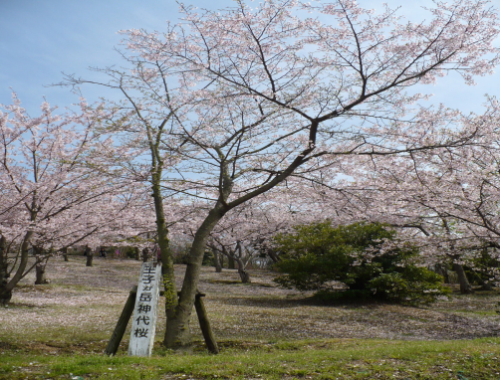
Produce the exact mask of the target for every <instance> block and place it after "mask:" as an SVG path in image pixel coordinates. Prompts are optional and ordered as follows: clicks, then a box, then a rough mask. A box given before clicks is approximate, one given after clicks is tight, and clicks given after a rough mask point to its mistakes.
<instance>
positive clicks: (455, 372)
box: [0, 257, 500, 380]
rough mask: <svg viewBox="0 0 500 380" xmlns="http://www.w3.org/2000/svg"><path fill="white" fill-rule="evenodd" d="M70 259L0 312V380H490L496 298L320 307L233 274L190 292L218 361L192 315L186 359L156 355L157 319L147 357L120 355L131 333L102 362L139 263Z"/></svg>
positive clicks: (264, 277) (498, 355)
mask: <svg viewBox="0 0 500 380" xmlns="http://www.w3.org/2000/svg"><path fill="white" fill-rule="evenodd" d="M71 260H72V261H70V262H69V263H64V262H62V260H59V261H54V263H53V264H52V265H53V266H52V267H51V268H49V271H48V277H49V279H51V280H52V282H51V284H50V285H45V286H33V285H32V282H31V281H33V278H31V279H29V278H28V279H27V280H26V281H25V283H24V284H23V285H22V286H21V287H19V288H18V289H16V291H15V293H14V296H13V300H12V304H11V305H10V306H9V308H0V380H21V379H28V380H31V379H37V380H38V379H45V380H48V379H52V380H56V379H57V380H59V379H64V380H69V379H71V380H82V379H85V380H90V379H115V380H119V379H121V380H134V379H137V380H138V379H141V380H147V379H151V380H153V379H154V380H168V379H192V380H193V379H196V380H200V379H248V380H250V379H254V380H255V379H288V380H290V379H339V380H340V379H458V380H478V379H500V364H499V363H500V338H498V335H499V330H498V328H499V323H498V322H499V320H500V317H498V316H497V315H496V313H495V307H496V305H497V302H498V298H499V297H498V293H496V292H489V293H479V294H475V295H467V296H462V295H458V294H454V295H453V297H452V298H451V299H450V300H448V299H446V300H444V299H443V300H441V301H439V302H437V303H436V304H433V305H430V306H429V307H421V308H413V307H407V306H400V305H394V304H381V303H359V304H347V305H325V304H321V303H315V302H312V301H311V299H309V298H308V297H310V295H308V294H301V293H298V292H296V291H290V290H284V289H280V288H276V287H274V285H273V283H272V277H273V274H272V273H269V272H263V271H255V272H253V273H252V274H253V276H254V277H253V279H254V280H258V281H255V283H254V284H247V285H241V284H239V283H238V275H237V272H236V271H228V270H225V271H224V272H223V273H214V271H213V269H212V268H203V271H202V281H201V283H200V289H202V290H203V292H204V293H206V294H207V297H206V298H205V305H206V307H207V310H208V314H209V317H210V321H211V324H212V327H213V330H214V333H215V335H216V337H217V338H218V342H219V346H220V349H221V352H220V354H219V355H211V354H209V353H208V352H207V351H206V349H205V347H204V343H203V341H202V336H201V332H200V331H199V328H198V326H197V320H196V316H195V314H194V313H193V316H192V319H191V323H190V325H191V329H192V332H193V337H194V340H195V345H194V347H193V353H192V354H190V355H188V354H179V353H174V352H172V351H168V350H166V349H165V348H163V347H162V346H161V338H162V336H163V334H164V331H165V317H164V315H162V313H160V315H159V320H158V322H157V335H156V339H157V342H156V345H155V348H154V350H153V355H152V357H151V358H135V357H129V356H127V354H126V351H127V346H128V337H129V336H130V335H129V334H130V330H129V331H128V332H126V334H125V337H124V341H123V342H122V344H121V346H120V349H119V351H118V355H117V356H115V357H107V356H105V355H104V354H103V351H104V348H105V347H106V344H107V342H108V339H109V337H110V336H111V333H112V331H113V328H114V326H115V324H116V321H117V319H118V316H119V314H120V312H121V309H122V307H123V304H124V302H125V300H126V298H127V296H128V291H129V290H130V287H131V286H132V285H133V284H134V283H136V281H137V273H138V268H139V265H140V263H138V262H135V261H133V260H123V261H114V260H107V261H106V260H96V262H95V267H92V268H86V267H85V266H84V265H83V262H84V258H80V257H75V258H71ZM77 260H79V261H77ZM182 269H183V267H182V266H176V271H177V275H178V281H180V280H181V279H182ZM163 303H164V301H163V300H161V304H160V310H162V309H163ZM389 338H390V339H389Z"/></svg>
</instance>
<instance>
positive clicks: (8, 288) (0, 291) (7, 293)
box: [0, 231, 33, 305]
mask: <svg viewBox="0 0 500 380" xmlns="http://www.w3.org/2000/svg"><path fill="white" fill-rule="evenodd" d="M31 236H33V231H27V232H26V235H24V239H23V243H22V244H21V252H20V255H21V261H20V263H19V267H17V269H16V272H15V273H14V276H12V278H11V279H10V280H7V281H5V280H6V278H4V282H3V283H0V303H1V304H2V305H7V304H8V303H9V302H10V300H11V298H12V289H14V288H15V287H16V285H17V284H18V282H19V281H21V279H22V278H23V275H24V274H25V273H24V271H25V270H26V267H27V266H28V247H29V244H30V240H31Z"/></svg>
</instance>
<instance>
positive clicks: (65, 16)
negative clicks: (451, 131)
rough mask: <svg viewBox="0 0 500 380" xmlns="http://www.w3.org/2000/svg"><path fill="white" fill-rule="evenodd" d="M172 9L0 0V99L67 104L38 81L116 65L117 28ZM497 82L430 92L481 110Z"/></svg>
mask: <svg viewBox="0 0 500 380" xmlns="http://www.w3.org/2000/svg"><path fill="white" fill-rule="evenodd" d="M358 2H359V4H361V5H362V6H366V7H368V8H380V7H381V4H382V3H383V2H387V3H388V4H389V5H390V6H393V7H394V6H401V9H400V13H401V14H403V15H406V16H408V17H410V18H411V19H412V20H418V19H420V18H421V17H425V12H423V11H422V10H421V9H420V5H422V4H431V1H430V0H421V1H417V2H412V3H410V2H409V1H408V0H359V1H358ZM185 3H186V4H193V5H196V6H199V7H203V6H204V7H210V8H212V9H219V8H223V7H226V6H231V5H232V4H234V3H233V1H232V0H211V1H210V2H207V1H203V0H186V1H185ZM415 3H418V5H417V4H415ZM494 5H497V6H500V0H494ZM177 8H178V5H177V3H176V2H175V1H173V0H147V1H141V2H139V1H137V0H0V36H1V38H0V103H3V104H9V103H10V102H11V89H10V88H12V89H13V90H15V91H16V92H17V93H18V95H19V97H20V99H21V101H22V103H23V105H24V106H25V107H26V108H27V109H28V111H29V112H30V113H32V114H33V115H36V114H37V108H38V106H39V104H40V103H41V102H42V101H43V97H44V96H45V97H46V98H47V100H48V101H49V103H51V104H53V105H58V106H59V107H61V108H63V107H65V106H68V105H69V104H71V103H73V102H75V101H76V100H77V98H76V97H75V95H73V94H71V92H70V90H69V89H68V88H60V87H45V86H47V85H50V84H51V83H57V82H60V81H61V79H62V74H61V72H65V73H75V74H77V75H78V76H83V77H89V76H90V75H89V72H88V70H87V68H88V67H89V66H96V67H105V66H110V65H113V64H117V65H119V64H120V58H119V56H118V54H117V53H116V52H115V51H114V50H113V48H114V47H115V46H117V45H118V43H119V42H120V36H119V35H118V34H117V33H116V32H117V31H118V30H122V29H131V28H144V29H147V30H151V31H153V30H158V31H161V30H162V28H163V27H164V25H165V21H166V20H170V21H173V22H175V21H176V20H178V17H179V14H178V12H177ZM427 17H428V16H427ZM499 45H500V43H499ZM499 83H500V75H498V74H495V75H494V76H492V77H486V78H479V79H478V85H477V86H475V87H468V86H465V85H464V84H463V82H462V81H461V80H460V78H458V77H457V76H451V77H448V78H444V79H442V80H440V81H439V82H438V84H437V85H435V86H434V87H433V88H432V89H430V91H432V92H433V93H434V94H435V96H434V97H433V102H434V101H435V102H444V103H446V104H447V105H449V106H452V107H457V108H460V109H462V110H463V111H466V112H469V111H476V112H480V111H481V104H482V103H483V102H484V98H483V95H484V94H486V93H489V94H490V95H496V94H498V93H500V91H499V90H498V87H499V86H498V84H499ZM100 91H102V90H101V89H98V88H93V89H91V88H89V87H86V88H85V89H84V95H85V96H86V97H88V98H89V100H95V99H96V97H97V96H99V95H101V94H102V93H101V92H100Z"/></svg>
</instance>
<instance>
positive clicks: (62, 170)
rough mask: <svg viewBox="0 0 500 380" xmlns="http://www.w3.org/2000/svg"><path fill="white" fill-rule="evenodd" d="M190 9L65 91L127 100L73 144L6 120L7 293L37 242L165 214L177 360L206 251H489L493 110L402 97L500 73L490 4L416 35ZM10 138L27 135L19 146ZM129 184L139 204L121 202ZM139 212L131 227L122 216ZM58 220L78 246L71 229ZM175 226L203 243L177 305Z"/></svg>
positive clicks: (296, 14) (355, 13)
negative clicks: (339, 227)
mask: <svg viewBox="0 0 500 380" xmlns="http://www.w3.org/2000/svg"><path fill="white" fill-rule="evenodd" d="M181 11H182V13H183V15H184V17H183V19H182V21H181V22H179V23H177V24H167V26H166V29H165V31H164V32H162V33H160V32H148V31H145V30H129V31H124V32H123V35H124V38H125V39H124V49H123V51H122V57H123V59H124V62H123V66H124V67H123V68H121V69H120V68H117V67H112V68H104V69H99V70H98V73H97V77H98V78H100V79H92V78H90V79H85V78H79V77H75V76H67V77H66V78H65V81H64V82H63V83H62V85H68V86H78V87H79V86H82V85H87V84H92V85H99V86H106V87H108V88H111V89H114V90H115V91H116V92H117V98H115V100H109V101H106V102H101V103H99V104H98V105H95V106H89V105H87V104H82V113H81V115H76V116H75V115H72V116H71V117H70V119H64V120H68V123H69V124H71V125H74V124H79V125H81V127H79V128H77V129H74V130H73V131H72V132H71V133H72V134H73V135H72V137H71V141H69V140H65V139H67V137H66V134H68V133H70V132H69V129H67V128H65V127H64V125H63V124H61V122H58V121H55V123H56V127H57V128H59V129H60V130H61V132H57V131H59V129H57V128H56V129H54V130H53V131H52V130H50V132H48V134H47V135H46V136H45V137H43V138H41V132H38V130H39V129H40V128H41V126H44V128H45V126H47V127H48V126H52V125H54V121H51V120H49V118H50V117H51V116H50V113H49V110H48V108H47V107H46V106H44V107H45V108H44V109H43V115H44V116H42V117H41V118H40V119H36V120H35V119H29V118H26V117H25V116H23V115H22V112H21V111H20V108H19V111H16V109H17V108H16V107H19V106H18V105H15V106H12V108H9V113H12V114H13V115H14V116H13V117H14V119H15V122H14V124H15V125H16V128H18V129H12V128H11V129H9V127H8V124H9V121H7V120H6V119H5V117H6V116H5V117H4V119H2V133H3V136H4V137H3V141H2V153H0V154H1V158H2V161H3V162H2V165H3V166H2V172H1V176H2V181H3V182H4V183H8V184H9V185H8V186H6V187H5V191H4V189H2V194H1V196H2V197H3V198H5V199H7V201H6V203H5V205H7V206H4V203H2V213H1V216H0V217H1V218H2V219H1V226H2V230H1V233H2V236H5V242H14V241H16V242H18V245H19V246H20V247H21V248H20V252H21V256H20V257H21V266H20V268H23V270H19V269H18V272H16V274H15V275H14V276H13V277H12V278H11V279H10V280H9V281H5V280H3V282H6V285H5V286H4V285H2V286H4V288H2V289H5V291H6V292H8V291H10V290H11V289H12V288H13V286H14V285H15V283H16V281H18V279H19V278H20V277H22V276H23V273H25V267H26V265H27V264H23V263H25V262H27V259H26V254H25V253H24V252H26V251H27V248H28V245H29V244H33V240H32V239H34V236H35V235H36V236H37V238H38V237H40V238H41V236H46V235H47V236H48V232H47V233H46V232H45V231H51V234H52V235H51V236H52V237H51V239H52V240H51V241H56V240H57V241H61V243H59V246H61V247H64V246H65V245H68V244H72V241H77V240H78V239H83V238H84V235H85V234H87V233H88V231H89V228H90V229H92V228H102V227H101V226H102V225H105V226H106V228H109V229H113V228H115V229H116V230H120V229H122V230H123V231H121V232H120V233H123V234H126V233H132V234H133V233H134V231H135V233H137V231H139V230H140V228H141V227H140V226H143V227H142V228H143V230H142V231H144V229H147V228H150V227H144V226H150V225H151V223H150V222H148V221H141V220H139V219H140V216H138V215H137V214H138V212H137V207H139V208H140V209H141V207H142V209H141V210H143V211H144V215H145V216H144V218H146V219H148V218H150V219H151V215H152V214H151V213H149V214H147V212H149V210H154V217H153V219H154V221H155V223H156V232H157V239H158V244H159V247H160V250H161V261H162V264H163V266H162V270H163V285H164V290H165V296H166V300H167V302H166V306H165V308H166V309H165V312H166V316H167V328H166V333H165V340H164V344H165V346H167V347H169V348H175V349H178V348H180V349H182V348H185V347H189V346H190V344H191V337H190V330H189V325H188V320H189V317H190V313H191V310H192V306H193V303H194V300H195V296H196V292H197V290H198V281H199V275H200V269H201V265H202V260H203V255H204V252H205V249H206V247H207V244H208V246H210V247H212V248H213V249H214V250H215V251H217V252H220V253H221V254H226V255H233V256H234V257H235V258H241V257H242V252H243V250H247V251H251V250H252V249H257V248H255V247H257V245H258V244H262V239H263V238H265V237H266V234H269V235H271V234H272V233H274V232H276V231H279V230H282V229H286V228H288V227H289V226H291V225H293V224H296V223H304V222H309V221H314V220H322V219H329V220H332V221H333V222H334V223H336V224H340V223H344V222H352V221H360V220H371V221H382V222H385V223H389V224H391V225H393V226H398V227H404V228H405V229H404V231H411V232H405V234H406V235H405V236H407V238H408V239H413V241H417V242H419V243H422V241H423V240H425V241H426V244H427V247H429V249H428V250H427V251H425V252H426V253H427V254H428V255H429V256H431V255H432V254H433V252H435V251H436V247H438V246H439V247H444V248H442V249H441V248H440V252H441V251H447V252H448V253H449V255H452V256H453V257H454V259H455V260H459V259H460V252H462V250H463V249H462V247H463V246H464V245H465V244H469V245H470V244H477V243H482V242H483V241H488V242H489V244H491V245H494V244H495V241H496V240H495V239H496V236H497V233H498V231H499V229H498V228H497V227H496V226H497V224H496V223H497V222H496V214H497V212H496V210H495V205H496V204H497V203H496V202H497V201H496V198H495V197H496V193H495V189H496V181H497V180H496V178H497V171H498V169H496V161H495V159H494V158H492V157H498V154H497V146H496V142H497V141H498V138H497V132H498V131H497V129H496V125H497V124H495V122H496V118H497V109H498V107H497V104H496V102H494V101H492V102H491V104H490V107H489V108H488V109H487V111H486V112H485V115H481V116H467V117H465V116H463V115H461V114H460V112H459V111H454V110H450V109H447V108H446V107H445V106H443V105H439V106H436V107H423V106H422V105H421V103H420V101H421V100H423V99H426V94H425V93H419V92H416V91H412V92H411V93H409V92H407V89H408V88H409V87H412V88H415V87H416V88H417V89H418V90H420V91H423V90H424V89H425V86H424V85H428V84H432V83H434V82H435V81H436V80H438V79H439V77H442V76H444V75H447V74H448V73H456V74H455V75H457V74H458V75H459V76H461V77H462V78H463V80H464V81H465V84H468V85H471V84H473V83H474V77H475V76H478V75H479V76H482V75H487V74H491V73H492V72H493V69H494V68H495V65H496V64H497V62H498V52H497V49H496V48H495V47H494V46H493V41H494V39H495V38H496V37H497V35H498V33H499V30H498V27H499V23H498V18H497V13H496V12H497V11H496V10H495V9H493V8H491V6H490V4H489V3H488V2H487V1H482V0H461V1H453V2H451V3H441V2H436V3H435V6H434V8H431V9H428V12H429V20H428V21H422V22H420V23H413V22H408V21H405V20H404V19H403V18H401V16H400V15H399V14H398V12H396V11H394V10H391V9H389V8H386V9H385V10H384V11H383V12H382V13H379V14H377V13H375V12H373V11H370V10H365V9H363V8H361V7H360V6H358V5H357V4H356V3H355V2H354V1H351V0H337V1H333V2H331V3H325V2H312V3H303V2H301V1H295V0H266V1H264V2H262V3H260V4H259V5H258V6H254V8H251V7H250V6H249V5H247V4H246V2H245V1H243V0H238V1H236V4H235V6H233V7H231V8H227V9H223V10H220V11H217V12H215V11H210V10H199V9H196V8H194V7H189V6H183V5H182V6H181ZM103 76H104V77H105V79H104V80H102V78H103ZM18 119H19V121H17V120H18ZM46 119H47V120H46ZM10 124H11V125H12V124H13V121H11V122H10ZM63 127H64V128H63ZM51 128H52V127H51ZM35 129H36V131H35ZM32 130H33V131H32ZM56 132H57V133H56ZM15 136H29V137H27V138H26V140H22V139H21V140H19V139H18V137H16V139H18V140H16V141H15V142H13V143H11V140H12V141H14V137H15ZM24 141H28V143H27V145H26V147H27V148H26V149H27V150H26V152H28V156H29V157H28V156H26V158H24V161H22V163H20V164H19V165H17V166H15V168H14V167H13V166H10V165H11V164H10V162H11V160H13V156H12V154H11V155H10V156H9V154H8V153H7V151H8V149H10V148H9V147H11V148H12V149H20V148H21V147H24V146H25V145H24ZM30 144H31V145H32V146H33V148H29V147H28V146H29V145H30ZM95 144H100V145H99V148H96V147H95ZM102 144H105V145H102ZM49 145H50V146H52V145H53V146H54V147H55V146H60V147H61V148H60V149H61V154H60V155H57V156H56V155H54V154H53V153H50V154H49V156H47V158H46V163H44V162H39V161H38V160H39V158H38V157H42V156H43V154H41V153H40V154H41V155H39V154H38V153H37V152H38V151H40V152H41V149H42V148H43V149H46V148H45V147H48V146H49ZM102 146H106V149H102ZM35 147H36V148H35ZM4 148H5V149H4ZM47 149H48V148H47ZM50 152H52V150H51V151H50ZM51 154H52V156H51ZM54 157H57V158H56V159H54ZM30 160H31V161H30ZM492 160H493V161H492ZM29 162H30V163H29ZM31 162H32V163H33V165H32V167H31V166H29V165H31ZM49 163H50V165H52V166H50V168H49ZM28 167H29V168H30V170H31V171H30V172H29V173H27V172H25V171H27V170H28ZM42 173H45V174H43V175H42ZM104 174H105V175H106V176H104ZM43 176H45V178H46V179H47V181H43V180H42V177H43ZM18 177H19V178H22V181H24V182H23V183H22V184H17V181H18V180H17V178H18ZM49 177H50V181H49V180H48V178H49ZM104 178H106V179H105V180H104ZM28 184H29V185H28ZM130 185H133V186H132V188H134V189H135V191H136V192H139V193H140V194H141V195H140V196H139V197H138V198H139V199H141V200H142V201H139V202H135V201H134V202H131V201H130V202H127V201H125V200H124V199H129V200H130V199H131V197H129V196H127V195H123V194H132V192H131V190H130V189H129V187H130ZM143 188H147V189H148V191H149V194H150V195H151V196H152V197H149V199H151V201H150V202H149V204H150V205H149V206H148V201H144V196H143V195H144V194H143V193H142V192H141V191H139V190H137V189H143ZM14 194H15V195H16V196H15V197H14ZM106 197H108V198H106ZM106 199H107V200H106ZM141 202H142V203H141ZM478 202H479V203H478ZM103 203H106V207H101V206H99V204H103ZM84 204H85V206H82V207H84V209H85V210H84V211H82V208H81V207H80V205H84ZM113 204H114V205H115V206H114V207H115V209H114V210H113V209H112V206H111V205H113ZM91 205H95V206H96V210H95V212H93V211H92V207H91ZM129 205H133V206H132V209H133V210H134V211H133V212H132V215H135V216H134V217H130V216H126V215H127V214H125V211H126V210H128V207H129ZM141 205H142V206H141ZM151 205H152V208H151ZM134 207H135V209H134ZM148 207H149V208H148ZM146 209H147V210H148V211H147V212H146ZM102 210H106V211H105V213H104V215H103V213H102V212H101V211H102ZM146 214H147V215H146ZM63 215H64V216H65V217H67V218H68V220H71V221H72V222H71V223H77V224H78V226H80V224H81V226H82V227H81V231H82V232H81V233H80V234H79V233H78V232H77V231H80V229H79V228H80V227H78V228H70V229H69V230H68V229H67V228H66V227H67V226H68V224H69V222H61V221H62V220H64V219H62V218H63ZM95 215H99V218H101V219H99V218H98V219H96V220H94V219H92V218H93V216H95ZM121 215H125V217H122V216H121ZM129 215H130V214H129ZM56 216H58V218H56ZM110 216H112V220H109V219H106V217H108V218H109V217H110ZM135 219H136V222H137V223H136V224H134V223H133V221H134V220H135ZM55 220H57V221H58V222H57V224H56V222H55ZM121 220H127V221H130V220H132V223H131V224H130V225H126V223H124V222H120V221H121ZM148 220H149V219H148ZM52 221H54V222H52ZM75 221H78V222H75ZM174 222H177V223H176V224H174ZM51 223H53V224H54V225H52V224H51ZM92 226H94V227H92ZM127 228H128V229H129V230H128V231H127V232H125V230H126V229H127ZM134 229H135V230H134ZM173 229H175V230H176V231H179V232H180V231H183V232H185V233H189V234H191V235H192V245H191V248H190V251H189V255H188V262H187V266H186V272H185V276H184V280H183V284H182V288H181V289H180V292H179V296H177V294H178V291H177V288H176V285H175V279H174V270H173V258H172V254H171V251H170V250H169V234H171V232H172V230H173ZM102 232H103V233H104V232H105V231H102ZM102 235H103V234H98V235H96V234H94V235H93V236H96V238H97V237H98V236H102ZM423 236H425V237H428V238H426V239H423V238H422V237H423ZM63 241H64V242H63ZM421 245H422V244H421ZM23 260H24V261H23ZM457 263H458V261H457ZM243 264H244V263H241V265H240V268H241V270H242V271H241V273H240V274H241V275H242V279H244V278H245V273H244V265H243ZM2 268H3V267H2ZM0 269H1V268H0ZM4 277H5V276H4ZM0 279H1V278H0Z"/></svg>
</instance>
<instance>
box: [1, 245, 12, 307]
mask: <svg viewBox="0 0 500 380" xmlns="http://www.w3.org/2000/svg"><path fill="white" fill-rule="evenodd" d="M7 253H8V249H7V240H6V239H5V237H4V236H0V305H6V304H8V303H9V301H10V299H11V297H12V292H11V291H6V290H5V288H6V286H7V283H8V281H9V271H8V267H7V265H8V261H7Z"/></svg>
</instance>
